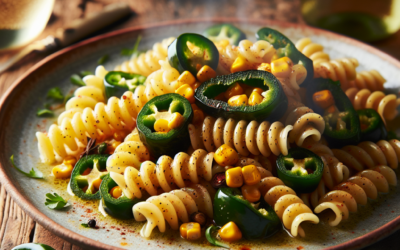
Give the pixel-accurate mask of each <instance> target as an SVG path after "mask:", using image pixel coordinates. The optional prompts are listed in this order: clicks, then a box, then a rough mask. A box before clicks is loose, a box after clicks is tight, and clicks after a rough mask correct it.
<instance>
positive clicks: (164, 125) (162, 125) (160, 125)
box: [154, 119, 170, 133]
mask: <svg viewBox="0 0 400 250" xmlns="http://www.w3.org/2000/svg"><path fill="white" fill-rule="evenodd" d="M154 130H155V131H156V132H161V133H167V132H168V131H170V128H169V127H168V121H167V120H165V119H158V120H157V121H156V122H155V123H154Z"/></svg>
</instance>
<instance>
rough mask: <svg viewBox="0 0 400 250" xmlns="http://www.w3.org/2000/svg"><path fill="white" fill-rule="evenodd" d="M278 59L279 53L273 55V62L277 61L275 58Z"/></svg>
mask: <svg viewBox="0 0 400 250" xmlns="http://www.w3.org/2000/svg"><path fill="white" fill-rule="evenodd" d="M278 59H279V57H278V55H277V54H274V55H273V56H272V57H271V62H272V61H275V60H278Z"/></svg>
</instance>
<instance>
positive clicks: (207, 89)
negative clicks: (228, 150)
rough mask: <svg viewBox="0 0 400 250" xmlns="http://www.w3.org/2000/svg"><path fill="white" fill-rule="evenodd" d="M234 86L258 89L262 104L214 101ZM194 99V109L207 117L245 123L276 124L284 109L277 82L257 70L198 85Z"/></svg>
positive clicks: (285, 106) (283, 100) (279, 86)
mask: <svg viewBox="0 0 400 250" xmlns="http://www.w3.org/2000/svg"><path fill="white" fill-rule="evenodd" d="M236 83H243V84H246V85H248V86H251V87H255V88H260V89H262V90H263V91H264V92H263V93H262V95H263V97H264V99H263V101H262V102H261V103H260V104H256V105H253V106H249V105H241V106H231V105H229V104H228V103H227V102H225V101H221V100H217V99H215V98H216V97H217V96H218V95H220V94H222V93H224V92H226V91H227V90H228V89H229V88H230V87H231V86H233V85H234V84H236ZM195 99H196V104H197V106H199V107H200V108H201V109H202V110H203V111H205V112H206V113H207V114H210V115H212V116H215V117H223V118H226V119H228V118H233V119H236V120H247V121H251V120H257V121H263V120H269V121H277V120H279V118H281V117H282V116H283V114H284V113H285V111H286V109H287V105H288V101H287V98H286V95H285V93H284V92H283V89H282V86H281V84H280V82H279V81H278V80H277V79H276V78H275V76H274V75H272V74H271V73H269V72H267V71H261V70H249V71H242V72H237V73H233V74H230V75H223V76H217V77H216V78H213V79H211V80H209V81H207V82H204V83H203V84H202V85H200V87H199V88H198V89H197V90H196V93H195Z"/></svg>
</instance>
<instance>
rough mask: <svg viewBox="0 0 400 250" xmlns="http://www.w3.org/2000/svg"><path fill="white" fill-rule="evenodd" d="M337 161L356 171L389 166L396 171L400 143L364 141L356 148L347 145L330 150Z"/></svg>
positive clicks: (394, 141) (399, 154) (392, 141)
mask: <svg viewBox="0 0 400 250" xmlns="http://www.w3.org/2000/svg"><path fill="white" fill-rule="evenodd" d="M332 152H333V154H334V156H335V157H336V158H338V159H339V161H341V162H343V163H344V164H346V166H348V167H351V168H352V169H354V170H356V171H362V170H364V168H365V167H367V168H369V169H372V168H374V167H375V166H389V167H391V168H392V169H397V167H398V163H399V159H400V141H398V140H395V139H392V140H390V141H386V140H380V141H378V142H377V143H373V142H370V141H364V142H361V143H359V144H358V145H357V146H354V145H348V146H345V147H343V148H342V149H332Z"/></svg>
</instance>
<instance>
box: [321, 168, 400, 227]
mask: <svg viewBox="0 0 400 250" xmlns="http://www.w3.org/2000/svg"><path fill="white" fill-rule="evenodd" d="M389 185H392V186H396V185H397V178H396V173H395V172H394V171H393V170H392V169H391V168H389V167H387V166H379V167H377V168H375V169H374V170H371V169H369V170H364V171H362V172H359V173H358V174H357V175H356V176H353V177H351V178H350V179H348V180H347V181H346V182H344V183H341V184H340V185H338V186H336V187H335V188H334V189H333V191H330V192H329V193H327V194H326V195H324V196H323V197H322V198H321V199H320V201H319V204H318V206H317V207H315V209H314V212H315V213H321V212H323V211H324V210H327V209H330V210H332V211H333V212H334V214H335V218H333V219H332V218H329V222H328V223H329V225H330V226H337V225H338V224H339V223H340V222H341V221H342V220H346V219H347V218H348V217H349V212H357V204H361V205H365V204H366V203H367V198H371V199H376V198H377V196H378V192H383V193H386V192H388V191H389Z"/></svg>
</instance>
